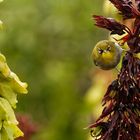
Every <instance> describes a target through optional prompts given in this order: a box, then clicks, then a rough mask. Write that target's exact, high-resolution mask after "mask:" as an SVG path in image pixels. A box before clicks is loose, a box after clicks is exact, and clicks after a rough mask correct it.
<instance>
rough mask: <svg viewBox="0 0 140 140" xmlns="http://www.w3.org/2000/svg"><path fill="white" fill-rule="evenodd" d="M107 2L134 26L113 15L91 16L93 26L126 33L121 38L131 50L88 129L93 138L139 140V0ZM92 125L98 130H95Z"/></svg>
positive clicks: (120, 33)
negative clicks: (105, 16) (106, 16)
mask: <svg viewBox="0 0 140 140" xmlns="http://www.w3.org/2000/svg"><path fill="white" fill-rule="evenodd" d="M110 1H111V2H112V3H113V4H114V6H115V7H116V8H117V9H118V10H119V11H120V12H121V14H122V15H123V17H124V18H125V19H126V18H127V19H129V18H134V23H133V25H134V27H133V29H132V30H130V29H129V28H128V27H126V26H125V25H123V24H121V23H119V22H117V21H115V20H114V19H112V18H104V17H102V16H94V19H95V21H96V24H95V25H97V26H98V27H101V28H105V29H108V30H109V31H111V34H118V35H123V34H124V33H126V35H125V36H124V37H122V38H121V39H120V40H121V41H123V42H124V43H125V42H126V43H127V44H128V46H129V48H130V49H129V50H128V51H126V54H125V56H124V57H123V61H122V68H121V71H120V72H119V74H118V77H117V79H116V80H114V81H113V82H112V83H111V84H110V85H109V87H108V89H107V91H106V93H105V95H104V98H103V100H102V101H103V106H104V109H103V111H102V114H101V115H100V117H99V118H98V119H97V120H96V122H95V123H93V124H92V125H90V126H89V128H90V129H91V135H92V136H93V137H95V139H96V140H140V58H139V57H137V55H138V54H140V16H139V11H138V10H139V9H140V0H136V3H134V4H132V2H131V0H110ZM134 5H136V7H135V6H134ZM137 8H138V9H137ZM120 40H118V41H120ZM97 94H98V93H97ZM95 128H98V133H94V132H95V131H94V130H95Z"/></svg>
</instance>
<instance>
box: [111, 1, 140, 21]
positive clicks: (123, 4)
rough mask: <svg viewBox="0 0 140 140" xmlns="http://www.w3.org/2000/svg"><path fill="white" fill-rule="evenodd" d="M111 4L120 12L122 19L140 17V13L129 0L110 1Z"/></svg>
mask: <svg viewBox="0 0 140 140" xmlns="http://www.w3.org/2000/svg"><path fill="white" fill-rule="evenodd" d="M110 2H111V3H113V4H114V6H115V7H116V8H117V9H118V10H119V11H120V14H121V15H122V16H123V18H124V19H130V18H135V17H140V13H139V11H138V9H137V7H135V6H134V5H133V3H132V1H131V0H110Z"/></svg>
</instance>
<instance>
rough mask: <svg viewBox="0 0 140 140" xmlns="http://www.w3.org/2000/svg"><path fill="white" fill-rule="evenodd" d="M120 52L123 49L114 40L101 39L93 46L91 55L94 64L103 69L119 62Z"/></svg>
mask: <svg viewBox="0 0 140 140" xmlns="http://www.w3.org/2000/svg"><path fill="white" fill-rule="evenodd" d="M122 52H123V49H122V48H121V46H119V44H117V43H116V42H113V41H110V40H101V41H99V42H98V43H97V44H96V45H95V47H94V48H93V51H92V55H91V56H92V60H93V62H94V64H95V65H96V66H98V67H99V68H101V69H103V70H111V69H114V68H116V66H117V65H118V63H119V62H120V59H121V56H122Z"/></svg>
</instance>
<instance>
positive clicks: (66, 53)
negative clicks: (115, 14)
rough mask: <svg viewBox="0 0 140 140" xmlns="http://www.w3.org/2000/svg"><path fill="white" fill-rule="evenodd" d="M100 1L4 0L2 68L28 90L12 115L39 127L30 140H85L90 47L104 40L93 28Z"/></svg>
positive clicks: (0, 16)
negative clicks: (19, 114)
mask: <svg viewBox="0 0 140 140" xmlns="http://www.w3.org/2000/svg"><path fill="white" fill-rule="evenodd" d="M102 2H103V1H102V0H88V1H85V0H70V1H66V0H10V1H6V0H5V1H4V2H3V3H1V4H0V19H1V20H2V21H3V22H4V30H3V31H1V32H0V50H1V52H2V53H3V54H4V55H5V56H6V58H7V62H8V65H9V66H10V68H11V70H12V71H14V72H15V73H16V74H17V75H18V76H19V77H20V79H21V80H22V81H26V82H27V83H28V85H29V87H28V90H29V94H28V95H27V96H23V95H22V96H21V97H19V103H18V107H17V110H16V112H22V113H25V114H29V115H30V116H31V117H32V118H33V120H34V122H36V123H37V124H38V126H39V131H38V133H37V134H36V135H35V136H34V137H33V138H32V139H33V140H85V139H87V137H88V135H89V132H88V130H84V129H83V128H84V127H86V126H87V125H88V124H89V121H90V119H89V118H90V117H89V116H90V113H91V108H89V107H88V106H87V104H86V103H85V99H84V98H85V95H86V91H87V90H88V88H89V87H90V86H91V79H92V78H91V76H90V72H91V71H92V69H94V68H93V64H92V61H91V58H90V55H91V52H92V49H93V46H94V44H95V43H96V42H97V41H99V40H101V39H105V38H106V35H105V32H104V30H100V29H98V28H97V27H95V26H94V25H93V21H92V14H102ZM93 78H94V77H93Z"/></svg>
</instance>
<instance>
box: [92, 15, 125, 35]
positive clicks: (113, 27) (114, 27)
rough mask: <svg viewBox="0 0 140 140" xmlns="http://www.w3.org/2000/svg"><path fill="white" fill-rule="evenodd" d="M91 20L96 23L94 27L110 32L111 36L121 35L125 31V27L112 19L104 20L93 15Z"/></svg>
mask: <svg viewBox="0 0 140 140" xmlns="http://www.w3.org/2000/svg"><path fill="white" fill-rule="evenodd" d="M93 18H94V19H95V21H96V23H95V25H96V26H98V27H101V28H105V29H108V30H110V31H111V34H118V35H123V34H124V33H125V32H124V30H126V26H125V25H123V24H121V23H119V22H117V21H116V20H114V19H113V18H105V17H103V16H96V15H94V16H93Z"/></svg>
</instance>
